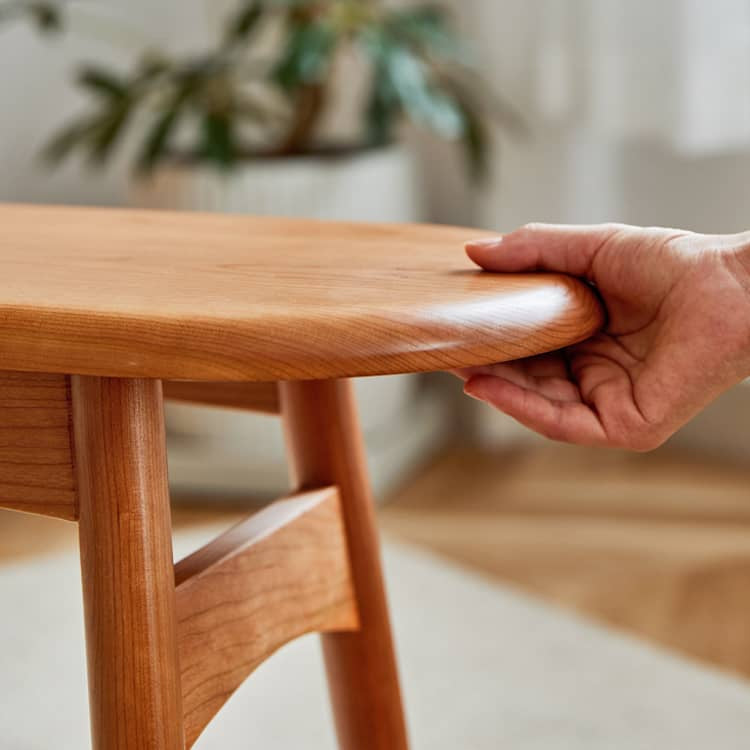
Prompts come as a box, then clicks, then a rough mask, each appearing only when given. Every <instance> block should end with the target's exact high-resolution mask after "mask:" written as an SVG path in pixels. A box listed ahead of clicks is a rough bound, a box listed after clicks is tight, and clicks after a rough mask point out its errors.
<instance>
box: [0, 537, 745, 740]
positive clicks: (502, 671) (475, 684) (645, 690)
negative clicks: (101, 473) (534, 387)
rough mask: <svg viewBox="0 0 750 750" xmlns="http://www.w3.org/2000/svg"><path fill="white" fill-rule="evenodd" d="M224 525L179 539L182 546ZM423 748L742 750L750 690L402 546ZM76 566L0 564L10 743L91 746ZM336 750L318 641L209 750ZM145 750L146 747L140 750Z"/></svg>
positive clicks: (271, 679) (414, 713) (398, 555)
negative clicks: (250, 749) (256, 749)
mask: <svg viewBox="0 0 750 750" xmlns="http://www.w3.org/2000/svg"><path fill="white" fill-rule="evenodd" d="M215 531H216V529H215V528H205V529H202V530H201V531H200V532H196V531H194V530H193V531H191V532H189V533H182V534H180V535H179V536H178V539H177V540H176V546H177V549H178V552H179V554H184V553H185V552H187V551H189V550H191V549H194V548H195V547H196V546H198V545H199V544H200V543H202V542H203V541H204V540H205V539H206V538H210V537H211V536H212V535H213V534H214V533H215ZM386 562H387V574H388V579H389V585H390V592H391V600H392V606H393V610H394V619H395V628H396V637H397V641H398V644H399V648H400V654H401V662H402V672H403V679H404V688H405V694H406V701H407V709H408V712H409V716H410V725H411V734H412V738H413V744H414V748H416V750H457V749H459V748H460V749H461V750H496V749H497V748H506V747H507V748H514V750H541V749H544V750H594V749H596V750H602V748H604V749H606V750H620V749H622V750H625V749H627V750H646V749H649V750H651V749H652V748H653V750H657V748H658V750H664V749H665V748H678V747H679V748H681V750H693V749H695V750H698V749H700V750H705V748H708V747H710V748H711V749H712V750H740V749H742V750H745V749H746V748H747V747H748V744H749V743H750V683H744V682H742V681H740V680H737V679H733V678H731V677H728V676H725V675H723V674H720V673H718V672H712V671H710V670H708V669H705V668H703V667H699V666H696V665H693V664H690V663H688V662H686V661H683V660H681V659H679V658H676V657H674V656H672V655H670V654H667V653H665V652H662V651H658V650H657V649H655V648H652V647H649V646H647V645H644V644H642V643H640V642H638V641H635V640H632V639H630V638H627V637H623V636H620V635H618V634H615V633H613V632H610V631H606V630H604V629H602V628H600V627H598V626H595V625H591V624H589V623H586V622H584V621H582V620H579V619H576V618H575V617H573V616H571V615H568V614H565V613H563V612H561V611H559V610H556V609H554V608H550V607H548V606H546V605H542V604H539V603H537V602H535V601H533V600H531V599H529V598H526V597H525V596H523V595H521V594H519V593H517V592H515V591H513V590H510V589H508V588H504V587H502V586H498V585H496V584H492V583H489V582H487V581H484V580H482V579H480V578H478V577H476V576H475V575H472V574H469V573H468V572H466V571H463V570H460V569H458V568H456V567H452V566H449V565H447V564H445V563H443V562H441V561H439V560H437V559H435V558H431V557H427V556H426V555H425V554H424V553H422V552H417V551H414V550H411V549H408V548H404V547H396V546H389V547H388V548H387V550H386ZM77 566H78V563H77V559H76V558H75V557H73V556H70V555H63V556H56V557H48V558H46V559H39V560H35V561H33V562H29V563H23V564H21V563H18V564H11V565H6V566H3V567H0V601H2V618H0V643H1V644H2V655H1V656H0V665H1V668H0V748H2V750H81V749H82V748H86V747H88V746H89V742H88V726H87V714H86V698H85V695H86V689H85V676H84V653H83V639H82V622H81V611H80V593H79V579H78V567H77ZM249 746H252V747H263V748H269V750H270V749H272V748H279V749H280V750H282V749H283V750H291V749H296V748H304V749H305V750H317V749H318V748H320V749H323V748H333V747H334V740H333V734H332V729H331V723H330V717H329V711H328V708H327V699H326V690H325V683H324V680H323V671H322V665H321V659H320V655H319V649H318V647H317V639H316V638H314V637H311V638H306V639H302V640H300V641H298V642H296V643H294V644H292V645H290V646H289V647H287V648H286V649H284V650H282V651H281V652H280V653H279V654H277V655H276V656H275V657H274V658H272V659H271V660H270V661H269V662H267V663H266V664H265V665H263V667H261V669H260V670H258V672H257V673H256V674H255V675H254V677H253V678H251V679H250V680H249V681H248V682H247V683H246V684H245V686H244V687H243V688H242V689H241V690H240V691H239V692H238V693H237V694H236V695H235V696H234V698H233V699H232V700H231V701H230V703H229V704H227V706H226V707H225V708H224V710H223V711H222V713H221V714H220V715H219V717H217V719H216V720H215V721H214V723H213V724H212V726H210V727H209V729H208V730H207V731H206V733H205V734H204V736H203V737H202V738H201V740H199V742H198V744H197V745H196V748H198V749H199V750H232V748H241V747H249ZM144 750H146V749H144Z"/></svg>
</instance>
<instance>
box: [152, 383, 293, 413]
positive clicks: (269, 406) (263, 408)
mask: <svg viewBox="0 0 750 750" xmlns="http://www.w3.org/2000/svg"><path fill="white" fill-rule="evenodd" d="M163 386H164V398H166V399H169V400H170V401H184V402H187V403H190V404H201V405H203V406H221V407H224V408H227V409H242V410H244V411H256V412H261V413H263V414H279V413H280V411H281V408H280V406H279V389H278V386H277V384H276V383H221V382H205V383H203V382H199V381H196V380H165V381H164V383H163Z"/></svg>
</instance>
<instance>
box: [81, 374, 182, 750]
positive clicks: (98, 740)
mask: <svg viewBox="0 0 750 750" xmlns="http://www.w3.org/2000/svg"><path fill="white" fill-rule="evenodd" d="M72 396H73V423H74V435H75V445H76V466H77V476H78V485H79V501H80V521H79V525H80V548H81V573H82V581H83V599H84V614H85V623H86V647H87V656H88V672H89V700H90V707H91V730H92V744H93V748H94V750H136V749H138V750H140V749H141V748H144V749H145V748H148V749H149V750H183V747H184V738H183V730H182V706H181V695H180V673H179V666H178V657H177V637H176V619H175V587H174V567H173V564H172V536H171V524H170V512H169V491H168V487H167V460H166V448H165V435H164V417H163V410H162V398H161V384H160V383H159V382H158V381H152V380H151V381H147V380H115V379H105V378H91V377H85V376H84V377H81V376H75V377H73V379H72Z"/></svg>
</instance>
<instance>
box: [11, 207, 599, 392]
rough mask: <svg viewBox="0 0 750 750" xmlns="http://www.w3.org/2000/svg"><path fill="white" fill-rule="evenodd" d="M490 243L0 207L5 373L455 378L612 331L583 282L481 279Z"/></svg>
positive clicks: (368, 229) (388, 231)
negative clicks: (474, 257) (482, 246)
mask: <svg viewBox="0 0 750 750" xmlns="http://www.w3.org/2000/svg"><path fill="white" fill-rule="evenodd" d="M478 234H480V235H481V233H478V232H476V231H475V230H471V229H456V228H447V227H434V226H417V225H411V226H409V225H392V226H382V225H367V224H344V223H325V222H314V221H306V220H291V219H272V218H252V217H247V216H226V215H224V216H218V215H209V214H196V213H179V214H178V213H160V212H149V211H125V210H113V209H97V208H62V207H39V206H18V205H5V206H0V269H1V272H2V284H1V285H0V362H3V363H4V365H3V366H4V367H5V368H6V369H15V370H24V371H40V372H60V373H72V372H74V373H80V374H86V375H106V376H114V377H153V378H162V379H177V380H220V381H221V380H227V381H243V380H244V381H250V380H259V381H274V380H304V379H324V378H332V377H345V376H346V377H348V376H355V375H377V374H385V373H396V372H416V371H432V370H442V369H450V368H455V367H460V366H464V365H478V364H485V363H489V362H500V361H505V360H510V359H516V358H519V357H525V356H528V355H531V354H538V353H540V352H545V351H549V350H551V349H557V348H560V347H563V346H566V345H568V344H572V343H574V342H576V341H579V340H581V339H584V338H586V337H588V336H589V335H590V334H591V333H593V332H594V331H595V330H597V329H598V328H599V326H600V325H601V323H602V312H601V309H600V307H599V304H598V303H597V301H596V299H595V297H594V295H593V294H592V293H591V291H590V290H589V289H588V288H587V287H586V286H585V285H583V284H581V283H579V282H578V281H575V280H573V279H570V278H567V277H562V276H553V275H540V274H532V275H526V276H516V275H509V274H491V273H481V272H479V271H478V270H476V268H475V267H474V266H473V265H472V264H471V263H470V262H469V260H468V259H467V258H466V256H465V254H464V252H463V250H462V245H463V243H464V242H465V241H466V240H468V239H471V238H474V237H476V236H477V235H478Z"/></svg>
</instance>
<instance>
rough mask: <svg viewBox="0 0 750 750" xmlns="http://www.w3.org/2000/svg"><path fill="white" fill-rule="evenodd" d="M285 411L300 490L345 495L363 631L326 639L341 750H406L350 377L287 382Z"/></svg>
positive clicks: (283, 392)
mask: <svg viewBox="0 0 750 750" xmlns="http://www.w3.org/2000/svg"><path fill="white" fill-rule="evenodd" d="M280 394H281V407H282V415H283V418H284V426H285V431H286V435H287V442H288V446H289V453H290V459H291V467H292V471H291V473H292V479H293V482H294V484H295V485H296V486H297V487H299V488H300V489H306V488H314V487H319V486H321V485H326V484H335V485H336V486H337V487H338V490H339V493H340V496H341V505H342V512H343V517H344V525H345V528H346V536H347V544H348V550H349V560H350V565H351V574H352V581H353V584H354V593H355V598H356V602H357V611H358V613H359V621H360V627H359V630H358V631H357V632H352V633H333V634H327V635H324V636H323V653H324V656H325V661H326V669H327V672H328V685H329V690H330V693H331V699H332V702H333V707H334V714H335V718H336V730H337V733H338V738H339V745H340V748H341V750H406V749H407V747H408V742H407V735H406V726H405V721H404V715H403V707H402V702H401V693H400V688H399V680H398V671H397V668H396V658H395V653H394V647H393V640H392V636H391V627H390V622H389V618H388V606H387V602H386V597H385V589H384V585H383V574H382V571H381V565H380V550H379V546H378V537H377V527H376V523H375V511H374V507H373V503H372V496H371V494H370V488H369V482H368V478H367V467H366V463H365V457H364V451H363V447H362V439H361V432H360V428H359V422H358V418H357V412H356V405H355V400H354V394H353V390H352V383H351V381H349V380H328V381H310V382H296V383H282V384H281V385H280Z"/></svg>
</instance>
